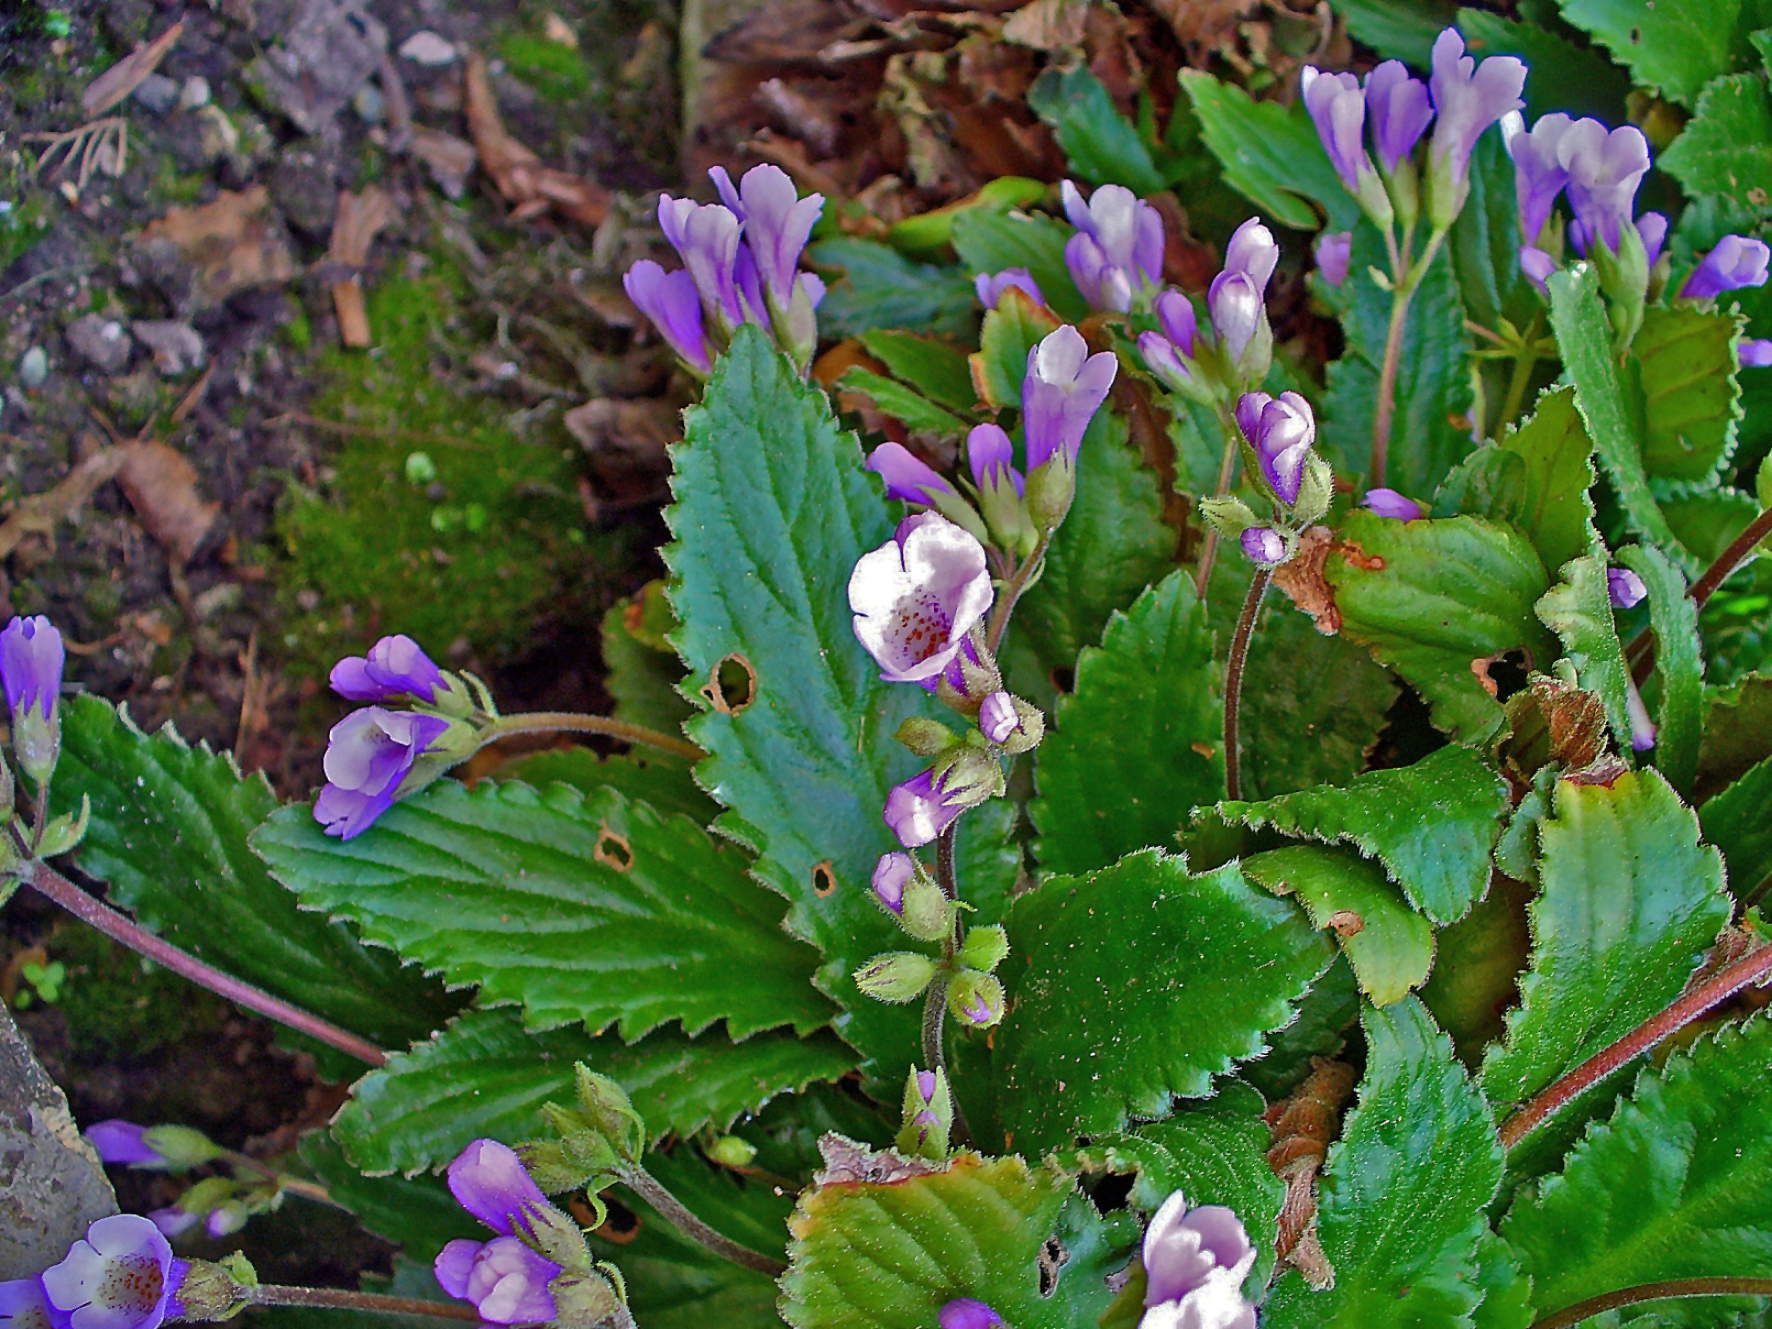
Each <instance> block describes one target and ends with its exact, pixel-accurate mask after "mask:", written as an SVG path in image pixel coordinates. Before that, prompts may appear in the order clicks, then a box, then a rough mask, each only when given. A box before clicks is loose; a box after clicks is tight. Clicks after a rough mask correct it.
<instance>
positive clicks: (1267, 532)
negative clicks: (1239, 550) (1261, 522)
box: [1237, 526, 1286, 568]
mask: <svg viewBox="0 0 1772 1329" xmlns="http://www.w3.org/2000/svg"><path fill="white" fill-rule="evenodd" d="M1237 539H1238V540H1239V541H1240V542H1241V543H1242V546H1243V552H1244V553H1245V554H1247V555H1248V556H1249V561H1250V562H1251V563H1253V564H1255V565H1256V566H1257V567H1263V568H1274V567H1278V566H1279V565H1280V564H1281V563H1282V562H1284V561H1285V558H1286V542H1285V541H1284V540H1283V539H1281V538H1280V533H1279V532H1278V531H1276V530H1275V529H1274V528H1273V527H1271V526H1251V527H1248V528H1247V529H1246V530H1245V531H1244V532H1243V534H1242V535H1240V536H1238V537H1237Z"/></svg>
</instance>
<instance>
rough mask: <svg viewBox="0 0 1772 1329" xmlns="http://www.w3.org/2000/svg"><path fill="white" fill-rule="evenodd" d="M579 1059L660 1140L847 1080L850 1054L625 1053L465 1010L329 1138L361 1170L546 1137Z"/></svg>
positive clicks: (668, 1044) (400, 1168)
mask: <svg viewBox="0 0 1772 1329" xmlns="http://www.w3.org/2000/svg"><path fill="white" fill-rule="evenodd" d="M577 1061H582V1062H584V1063H585V1064H586V1065H588V1066H589V1067H590V1068H591V1069H592V1070H594V1071H598V1072H600V1073H602V1074H604V1075H607V1076H609V1077H611V1078H612V1079H613V1080H615V1081H616V1083H618V1084H620V1085H621V1087H622V1088H623V1089H625V1090H627V1091H628V1094H629V1096H630V1097H631V1098H632V1099H633V1103H634V1107H635V1109H636V1110H637V1111H638V1112H639V1113H640V1115H641V1116H642V1117H644V1118H645V1119H646V1129H647V1132H648V1134H649V1135H650V1136H651V1137H652V1138H653V1139H654V1140H657V1139H659V1138H660V1137H662V1136H665V1135H670V1134H675V1135H679V1136H688V1135H690V1134H692V1133H694V1132H695V1131H696V1130H699V1129H700V1128H701V1127H702V1126H703V1125H706V1124H707V1123H709V1122H712V1123H713V1125H714V1127H715V1128H716V1129H718V1130H724V1129H725V1128H726V1127H727V1126H729V1125H731V1123H732V1122H733V1120H734V1119H736V1118H737V1117H738V1116H739V1115H740V1114H741V1113H747V1112H755V1111H756V1110H757V1109H759V1108H760V1107H762V1106H763V1104H764V1103H766V1102H767V1101H768V1100H769V1099H770V1098H772V1097H774V1096H775V1095H776V1094H778V1093H782V1092H784V1091H787V1090H798V1089H801V1088H803V1087H804V1086H805V1085H806V1084H808V1083H809V1082H811V1081H813V1080H826V1079H835V1078H837V1077H838V1076H841V1075H843V1074H845V1073H846V1072H848V1071H849V1070H851V1069H853V1067H854V1065H855V1055H854V1054H853V1053H851V1052H850V1051H848V1049H846V1048H845V1047H843V1045H842V1044H841V1043H839V1042H838V1041H837V1040H836V1039H835V1038H833V1037H831V1036H830V1035H829V1034H818V1035H814V1036H813V1037H811V1038H806V1039H799V1038H794V1037H793V1036H792V1035H789V1034H785V1033H772V1034H759V1035H758V1036H756V1037H755V1038H748V1039H746V1040H745V1041H744V1042H742V1043H734V1042H732V1041H731V1040H730V1039H727V1038H724V1037H722V1036H721V1035H720V1034H719V1033H718V1032H715V1031H710V1032H708V1033H705V1034H703V1035H702V1036H701V1037H700V1038H687V1037H685V1036H684V1035H683V1034H682V1033H681V1031H679V1030H676V1029H658V1030H654V1031H653V1032H652V1033H651V1034H650V1035H648V1036H647V1037H646V1038H644V1039H642V1040H641V1041H640V1042H638V1043H635V1044H633V1045H631V1046H627V1045H623V1044H622V1043H620V1042H618V1041H616V1040H615V1039H613V1038H611V1037H609V1036H608V1035H604V1036H603V1037H600V1038H596V1037H592V1036H591V1035H589V1034H587V1033H585V1031H584V1029H583V1028H582V1027H579V1026H572V1027H568V1028H563V1029H554V1030H550V1031H548V1032H547V1033H544V1034H533V1033H530V1032H528V1031H527V1030H525V1029H524V1028H523V1022H522V1020H521V1018H520V1017H519V1015H518V1013H517V1012H516V1011H514V1010H510V1009H502V1010H490V1011H482V1010H472V1011H466V1012H464V1013H463V1014H462V1015H460V1016H459V1017H457V1018H456V1019H455V1020H454V1021H453V1022H452V1023H451V1024H450V1025H449V1027H448V1028H447V1029H444V1030H443V1031H442V1032H441V1033H439V1034H438V1035H437V1036H436V1037H434V1038H433V1039H431V1041H430V1042H428V1043H421V1044H419V1046H417V1047H416V1048H414V1049H413V1050H412V1051H411V1052H409V1053H402V1054H401V1055H399V1056H396V1057H393V1058H392V1059H390V1060H389V1062H388V1064H387V1065H386V1066H385V1067H383V1068H382V1069H380V1070H376V1071H372V1072H371V1073H370V1074H368V1075H366V1076H364V1077H363V1079H361V1080H359V1081H358V1082H357V1084H356V1086H355V1087H354V1088H353V1090H352V1093H351V1101H350V1102H349V1103H347V1104H346V1105H345V1106H344V1108H343V1110H342V1111H340V1112H339V1114H338V1116H336V1117H335V1118H334V1119H333V1123H332V1133H333V1136H334V1138H336V1139H337V1140H338V1142H339V1144H340V1145H342V1146H343V1147H344V1150H345V1152H346V1153H347V1154H348V1155H349V1157H350V1159H351V1161H352V1162H353V1163H355V1164H356V1165H357V1166H358V1167H360V1168H362V1169H363V1170H364V1171H366V1172H373V1173H383V1172H406V1173H412V1172H416V1171H418V1170H420V1169H422V1168H434V1167H440V1166H441V1165H442V1164H444V1163H447V1162H448V1161H449V1160H450V1159H452V1158H454V1157H455V1155H456V1154H458V1153H460V1152H461V1151H462V1150H463V1149H464V1148H466V1147H467V1145H468V1144H469V1143H470V1142H471V1141H473V1140H476V1139H479V1138H480V1137H482V1136H485V1137H487V1138H490V1139H495V1140H506V1141H516V1140H522V1139H526V1138H529V1137H532V1136H538V1135H541V1134H543V1133H544V1131H543V1129H542V1119H541V1115H540V1113H541V1106H542V1104H544V1103H547V1102H564V1103H569V1102H570V1101H571V1100H572V1095H573V1092H574V1090H573V1078H572V1065H573V1063H574V1062H577Z"/></svg>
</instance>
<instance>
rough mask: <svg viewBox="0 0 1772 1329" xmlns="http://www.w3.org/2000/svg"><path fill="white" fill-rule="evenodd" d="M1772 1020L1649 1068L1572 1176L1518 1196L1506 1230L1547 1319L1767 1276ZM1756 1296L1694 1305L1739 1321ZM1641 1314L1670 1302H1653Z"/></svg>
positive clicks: (1713, 1320) (1566, 1173)
mask: <svg viewBox="0 0 1772 1329" xmlns="http://www.w3.org/2000/svg"><path fill="white" fill-rule="evenodd" d="M1768 1063H1772V1021H1768V1020H1767V1019H1766V1017H1765V1016H1764V1015H1758V1016H1755V1017H1753V1018H1752V1019H1750V1020H1748V1021H1747V1022H1746V1023H1745V1024H1742V1025H1740V1026H1737V1027H1734V1028H1728V1029H1724V1030H1722V1031H1721V1032H1719V1033H1717V1034H1715V1035H1714V1036H1711V1037H1707V1038H1704V1039H1702V1040H1701V1041H1700V1042H1699V1043H1698V1044H1697V1046H1695V1047H1694V1048H1693V1049H1692V1050H1691V1051H1690V1052H1689V1053H1677V1054H1675V1055H1674V1056H1673V1057H1672V1058H1671V1059H1670V1060H1669V1061H1668V1063H1667V1065H1666V1067H1665V1068H1663V1069H1662V1070H1660V1071H1657V1070H1655V1069H1653V1068H1651V1067H1645V1068H1644V1069H1643V1070H1642V1072H1641V1073H1640V1074H1639V1075H1638V1076H1637V1081H1636V1086H1635V1089H1634V1090H1633V1092H1632V1094H1631V1096H1630V1097H1629V1098H1628V1099H1626V1100H1625V1101H1623V1102H1621V1103H1620V1104H1619V1105H1618V1109H1617V1111H1616V1112H1615V1113H1614V1114H1613V1115H1612V1118H1611V1120H1610V1121H1607V1122H1605V1123H1604V1124H1603V1125H1596V1126H1592V1127H1590V1128H1589V1130H1588V1134H1587V1138H1586V1139H1584V1140H1582V1141H1581V1142H1580V1143H1579V1144H1577V1145H1576V1146H1575V1149H1574V1151H1573V1152H1572V1153H1571V1154H1570V1155H1569V1159H1568V1162H1567V1163H1566V1164H1565V1166H1564V1168H1563V1171H1562V1174H1561V1175H1560V1176H1556V1177H1550V1178H1547V1179H1545V1181H1544V1182H1543V1183H1542V1184H1541V1185H1540V1187H1539V1188H1538V1191H1537V1193H1536V1194H1532V1193H1530V1192H1528V1193H1526V1194H1523V1195H1521V1196H1520V1197H1519V1198H1518V1199H1517V1200H1516V1201H1515V1202H1514V1205H1513V1208H1512V1209H1511V1210H1510V1211H1509V1213H1508V1216H1507V1219H1506V1221H1505V1222H1504V1224H1503V1225H1502V1234H1503V1235H1504V1236H1505V1237H1506V1238H1507V1240H1508V1242H1509V1244H1510V1245H1511V1246H1512V1247H1513V1249H1514V1250H1515V1251H1516V1252H1517V1253H1518V1255H1519V1258H1520V1262H1521V1264H1522V1265H1523V1266H1524V1268H1525V1269H1526V1271H1527V1272H1529V1273H1530V1274H1531V1275H1532V1279H1533V1302H1534V1304H1535V1305H1536V1306H1537V1307H1538V1309H1539V1311H1540V1313H1541V1314H1546V1313H1549V1312H1552V1311H1557V1310H1561V1309H1562V1308H1564V1307H1566V1306H1571V1305H1573V1304H1575V1303H1577V1302H1580V1301H1585V1300H1586V1299H1587V1298H1589V1297H1593V1296H1598V1295H1599V1294H1601V1293H1604V1292H1611V1291H1614V1290H1616V1289H1619V1288H1627V1287H1639V1286H1642V1285H1643V1284H1646V1283H1658V1282H1663V1281H1666V1280H1668V1279H1676V1278H1702V1277H1706V1276H1723V1277H1729V1276H1733V1277H1743V1276H1746V1277H1754V1276H1763V1274H1764V1272H1765V1269H1766V1262H1767V1259H1768V1254H1769V1252H1772V1079H1769V1078H1768V1077H1767V1075H1766V1067H1767V1065H1768ZM1764 1304H1765V1303H1764V1301H1763V1299H1759V1298H1752V1299H1749V1298H1740V1299H1737V1298H1729V1299H1722V1298H1716V1299H1712V1298H1706V1299H1704V1300H1703V1301H1698V1302H1688V1303H1685V1304H1684V1307H1683V1308H1685V1307H1689V1308H1690V1309H1691V1310H1693V1311H1696V1312H1697V1314H1698V1316H1699V1317H1702V1318H1697V1319H1687V1318H1685V1317H1681V1319H1680V1320H1679V1321H1678V1322H1679V1323H1683V1324H1689V1323H1705V1324H1715V1325H1733V1324H1739V1323H1742V1322H1743V1321H1742V1315H1743V1312H1745V1311H1748V1310H1749V1309H1751V1308H1755V1307H1759V1306H1763V1305H1764ZM1643 1309H1644V1310H1666V1309H1668V1307H1667V1305H1666V1303H1662V1304H1660V1305H1656V1304H1655V1303H1648V1304H1646V1305H1645V1306H1644V1307H1643Z"/></svg>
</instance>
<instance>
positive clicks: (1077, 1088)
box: [981, 850, 1334, 1150]
mask: <svg viewBox="0 0 1772 1329" xmlns="http://www.w3.org/2000/svg"><path fill="white" fill-rule="evenodd" d="M1009 941H1010V947H1011V950H1010V959H1009V961H1008V963H1007V964H1006V965H1005V966H1004V969H1003V971H1002V974H1001V977H1002V978H1003V981H1004V983H1005V985H1006V986H1007V987H1008V988H1009V995H1010V1012H1009V1015H1008V1017H1007V1019H1006V1020H1005V1021H1004V1023H1003V1025H1002V1026H1001V1027H1000V1028H999V1029H998V1030H997V1031H996V1037H995V1038H994V1039H993V1043H992V1046H993V1065H994V1067H995V1075H996V1087H997V1090H998V1094H997V1098H998V1109H997V1110H998V1113H999V1116H1000V1119H1001V1126H1002V1130H1003V1147H1004V1148H1010V1147H1015V1148H1021V1149H1029V1150H1044V1149H1054V1148H1063V1147H1066V1146H1068V1145H1069V1144H1070V1143H1071V1142H1072V1138H1073V1137H1074V1136H1077V1135H1096V1134H1100V1133H1102V1132H1105V1131H1112V1130H1118V1129H1120V1128H1121V1127H1123V1126H1124V1125H1125V1123H1126V1120H1127V1118H1128V1117H1129V1116H1141V1117H1160V1116H1163V1115H1165V1114H1167V1112H1168V1111H1169V1106H1170V1099H1171V1096H1172V1095H1175V1094H1181V1095H1185V1096H1190V1097H1200V1096H1202V1095H1204V1094H1206V1093H1207V1092H1208V1091H1209V1089H1210V1087H1211V1081H1212V1077H1213V1076H1214V1075H1221V1074H1224V1073H1225V1072H1227V1071H1229V1070H1230V1069H1231V1067H1232V1065H1233V1064H1234V1063H1235V1062H1237V1061H1240V1060H1245V1059H1247V1058H1249V1057H1254V1056H1259V1055H1260V1053H1261V1052H1262V1050H1263V1049H1264V1047H1265V1044H1264V1042H1263V1040H1262V1035H1263V1034H1265V1033H1267V1032H1268V1031H1270V1030H1274V1029H1278V1028H1280V1027H1281V1026H1283V1025H1286V1024H1289V1023H1290V1022H1291V1020H1292V1018H1293V1003H1294V1002H1296V1001H1297V1000H1298V999H1299V998H1300V997H1302V996H1303V995H1304V993H1305V990H1306V989H1307V988H1308V987H1309V986H1310V984H1311V982H1312V981H1313V980H1314V979H1315V978H1316V977H1317V976H1318V975H1320V974H1321V973H1322V972H1323V971H1324V970H1325V969H1326V968H1328V967H1329V963H1330V961H1331V960H1332V959H1333V958H1334V951H1333V950H1332V949H1331V947H1330V944H1329V941H1328V939H1327V938H1325V937H1324V936H1323V935H1322V934H1320V933H1318V932H1316V931H1314V930H1313V929H1312V928H1311V925H1310V923H1309V922H1308V921H1307V920H1306V919H1305V918H1304V916H1303V914H1302V913H1301V912H1300V911H1299V910H1298V909H1297V908H1296V907H1294V906H1293V905H1291V904H1288V903H1287V902H1285V901H1283V900H1276V899H1274V898H1273V897H1272V896H1271V895H1269V894H1268V893H1267V892H1265V891H1262V890H1259V889H1257V888H1255V887H1253V886H1251V885H1250V884H1249V883H1248V882H1247V881H1245V880H1244V879H1243V877H1242V875H1241V873H1240V872H1239V871H1238V870H1237V866H1236V864H1234V863H1231V864H1226V865H1225V866H1224V867H1221V868H1218V869H1216V870H1214V871H1212V872H1207V873H1202V874H1201V875H1199V876H1190V875H1188V871H1187V863H1186V861H1185V860H1184V859H1181V858H1179V857H1171V856H1168V855H1164V854H1160V853H1158V852H1156V851H1155V850H1146V851H1144V852H1141V853H1137V854H1133V855H1131V856H1129V857H1127V858H1124V859H1121V860H1120V861H1119V862H1118V863H1116V864H1115V865H1114V866H1113V867H1110V868H1107V869H1105V870H1104V871H1101V872H1098V873H1095V874H1094V875H1092V876H1089V877H1082V878H1077V877H1056V878H1053V879H1052V880H1050V881H1048V882H1046V883H1045V884H1044V885H1042V886H1041V887H1040V888H1039V889H1038V890H1035V891H1030V892H1029V893H1028V894H1026V895H1022V896H1019V897H1018V898H1017V899H1016V901H1015V903H1014V905H1013V906H1012V907H1011V909H1010V913H1009ZM981 1138H984V1137H982V1136H981ZM991 1143H992V1144H993V1145H994V1144H995V1143H996V1142H995V1141H994V1140H992V1141H991Z"/></svg>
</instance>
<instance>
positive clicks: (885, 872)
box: [873, 852, 917, 914]
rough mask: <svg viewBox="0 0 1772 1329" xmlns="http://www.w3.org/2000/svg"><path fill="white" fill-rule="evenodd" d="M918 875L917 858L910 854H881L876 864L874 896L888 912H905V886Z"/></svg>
mask: <svg viewBox="0 0 1772 1329" xmlns="http://www.w3.org/2000/svg"><path fill="white" fill-rule="evenodd" d="M916 875H917V860H916V859H914V858H912V857H911V856H910V855H909V854H903V853H897V852H894V853H890V854H881V855H880V861H879V862H878V863H876V864H874V879H873V888H874V898H875V899H876V900H878V901H879V902H880V904H881V905H882V906H883V907H884V908H885V909H886V911H887V912H888V913H892V914H903V913H904V888H905V887H906V886H907V885H909V884H910V881H911V879H912V878H913V877H915V876H916Z"/></svg>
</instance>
